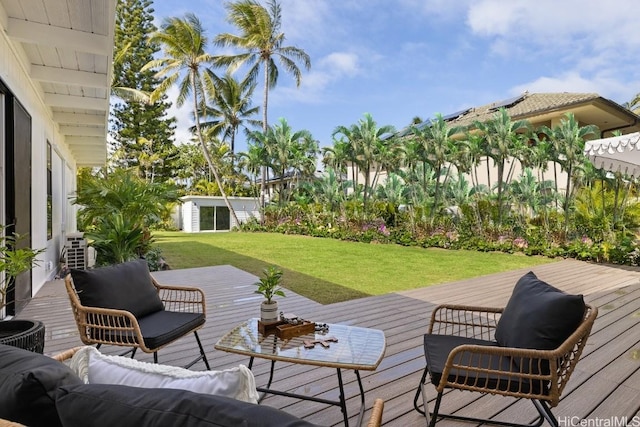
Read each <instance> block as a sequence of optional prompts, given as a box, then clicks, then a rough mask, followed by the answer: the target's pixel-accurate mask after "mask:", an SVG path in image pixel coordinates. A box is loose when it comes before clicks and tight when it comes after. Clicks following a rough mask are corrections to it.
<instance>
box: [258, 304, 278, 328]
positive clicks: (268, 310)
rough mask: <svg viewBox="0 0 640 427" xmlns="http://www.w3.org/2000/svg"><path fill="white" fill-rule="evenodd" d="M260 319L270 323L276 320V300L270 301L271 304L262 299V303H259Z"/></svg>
mask: <svg viewBox="0 0 640 427" xmlns="http://www.w3.org/2000/svg"><path fill="white" fill-rule="evenodd" d="M260 320H261V321H262V322H263V323H272V322H277V321H278V302H277V301H271V304H268V303H267V302H266V301H263V302H262V304H260Z"/></svg>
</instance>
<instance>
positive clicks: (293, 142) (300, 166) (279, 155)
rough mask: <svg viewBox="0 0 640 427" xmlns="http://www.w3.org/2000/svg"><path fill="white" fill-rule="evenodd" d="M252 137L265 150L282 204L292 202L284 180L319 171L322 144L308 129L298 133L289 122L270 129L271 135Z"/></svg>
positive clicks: (267, 133)
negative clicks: (319, 145) (277, 182)
mask: <svg viewBox="0 0 640 427" xmlns="http://www.w3.org/2000/svg"><path fill="white" fill-rule="evenodd" d="M250 138H251V139H252V140H254V141H257V142H258V143H259V144H258V145H262V146H264V148H265V155H266V163H267V165H268V166H269V167H270V168H271V169H272V170H273V174H274V176H275V177H278V180H279V184H278V187H279V198H278V203H279V204H280V205H281V206H282V205H283V204H284V203H285V202H287V201H288V200H289V191H288V189H287V188H285V185H284V181H285V178H286V177H287V175H288V174H291V175H292V179H293V178H295V177H297V176H309V175H312V174H313V172H315V159H316V155H317V154H318V143H317V141H315V140H314V139H313V137H312V136H311V133H310V132H309V131H308V130H299V131H294V130H293V129H292V128H291V126H290V125H289V123H287V121H286V120H285V119H280V121H279V122H278V124H276V125H275V126H270V127H269V129H267V132H266V133H264V132H257V131H256V132H253V133H252V134H251V136H250Z"/></svg>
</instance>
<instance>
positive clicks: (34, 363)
mask: <svg viewBox="0 0 640 427" xmlns="http://www.w3.org/2000/svg"><path fill="white" fill-rule="evenodd" d="M80 384H82V381H81V380H80V378H78V376H76V374H74V373H73V372H72V371H71V369H69V368H68V367H67V366H66V365H64V364H63V363H60V362H58V361H56V360H54V359H52V358H50V357H47V356H44V355H42V354H38V353H33V352H30V351H27V350H23V349H21V348H16V347H11V346H8V345H2V344H0V418H3V419H6V420H10V421H15V422H18V423H21V424H24V425H27V426H31V427H40V426H42V427H57V426H61V424H60V420H59V418H58V411H57V410H56V403H55V402H56V397H57V394H58V392H59V391H58V390H59V389H58V388H59V387H61V386H65V385H69V386H72V385H80Z"/></svg>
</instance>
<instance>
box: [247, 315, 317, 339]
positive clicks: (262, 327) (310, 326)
mask: <svg viewBox="0 0 640 427" xmlns="http://www.w3.org/2000/svg"><path fill="white" fill-rule="evenodd" d="M315 330H316V324H315V323H314V322H310V321H308V320H300V321H298V322H297V323H295V324H294V323H290V322H289V321H286V320H278V321H276V322H272V323H263V322H261V321H260V320H258V332H260V333H261V334H262V336H263V337H266V336H268V335H272V334H275V335H276V336H277V337H278V338H280V339H281V340H288V339H291V338H293V337H298V336H301V335H306V334H311V333H314V332H315Z"/></svg>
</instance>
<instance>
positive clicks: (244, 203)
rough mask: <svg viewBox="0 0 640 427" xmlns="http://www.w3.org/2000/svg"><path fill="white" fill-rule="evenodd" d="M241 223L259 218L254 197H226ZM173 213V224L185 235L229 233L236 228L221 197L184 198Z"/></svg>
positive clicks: (258, 206) (256, 201)
mask: <svg viewBox="0 0 640 427" xmlns="http://www.w3.org/2000/svg"><path fill="white" fill-rule="evenodd" d="M227 199H229V203H231V206H233V209H234V210H235V211H236V216H237V217H238V221H240V222H241V223H243V222H246V221H248V220H249V219H250V218H252V217H255V218H260V204H259V201H258V199H257V198H255V197H227ZM180 200H182V204H181V205H179V206H177V207H176V210H175V211H174V216H173V218H174V222H175V223H176V225H177V227H178V228H179V229H180V230H182V231H185V232H187V233H197V232H200V231H229V230H230V229H232V228H233V227H235V226H237V225H238V224H236V223H235V222H234V220H233V218H232V217H231V213H230V212H229V208H227V205H226V204H225V203H224V199H223V198H222V196H184V197H181V198H180Z"/></svg>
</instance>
